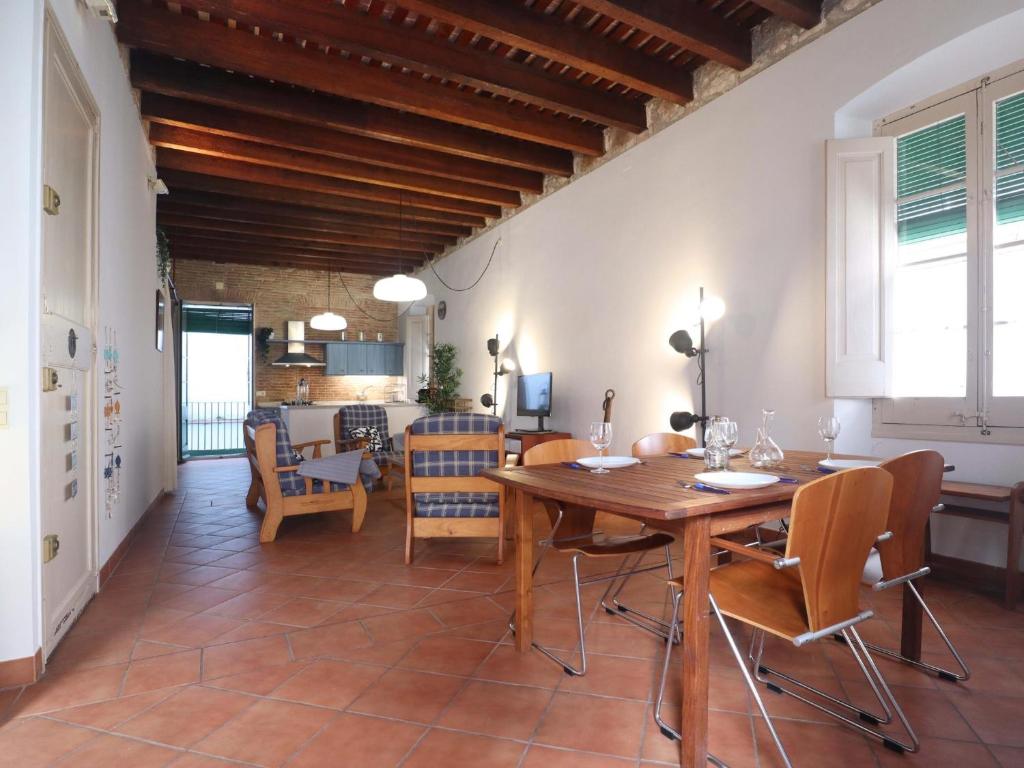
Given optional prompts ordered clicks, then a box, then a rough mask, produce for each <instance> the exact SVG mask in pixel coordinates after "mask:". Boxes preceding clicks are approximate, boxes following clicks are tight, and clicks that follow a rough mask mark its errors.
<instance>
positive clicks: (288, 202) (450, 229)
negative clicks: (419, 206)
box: [158, 167, 478, 237]
mask: <svg viewBox="0 0 1024 768" xmlns="http://www.w3.org/2000/svg"><path fill="white" fill-rule="evenodd" d="M158 170H159V172H160V178H162V179H163V180H164V181H165V182H167V186H168V187H169V188H170V190H171V197H174V198H175V199H180V197H178V195H179V194H180V193H181V192H184V193H185V194H186V195H189V196H192V195H196V194H200V195H207V196H208V197H213V196H216V197H221V196H230V197H229V198H228V199H229V200H230V199H231V198H237V199H244V200H247V201H252V202H260V203H262V204H263V205H272V206H273V208H274V210H279V211H281V212H287V210H289V209H296V210H302V211H322V212H323V213H324V215H328V216H343V217H345V218H346V219H348V218H349V217H351V216H356V217H358V218H359V219H360V220H361V221H364V222H368V223H374V224H378V225H379V226H388V225H389V224H390V225H391V226H393V227H395V228H401V229H405V230H407V231H417V232H434V233H437V234H444V235H455V236H456V237H462V236H465V235H468V234H470V233H472V231H473V229H472V228H473V227H474V226H478V225H475V224H466V223H463V222H458V221H448V220H442V221H435V219H434V218H433V217H435V216H438V215H442V216H447V215H448V214H437V213H436V212H435V211H423V212H422V215H423V216H429V217H431V218H421V217H419V215H418V213H417V211H415V210H414V211H410V209H409V208H408V207H404V208H403V209H402V216H401V218H400V217H399V215H398V206H397V205H394V206H391V205H385V204H383V203H368V202H366V201H363V200H354V199H352V198H347V197H337V196H335V195H322V194H319V193H318V192H306V191H304V190H301V189H291V188H287V187H279V186H275V185H273V184H260V183H257V182H252V181H240V180H238V179H230V178H223V177H217V176H209V175H206V174H202V173H189V172H186V171H176V170H174V169H173V168H160V167H158ZM208 193H213V195H209V194H208Z"/></svg>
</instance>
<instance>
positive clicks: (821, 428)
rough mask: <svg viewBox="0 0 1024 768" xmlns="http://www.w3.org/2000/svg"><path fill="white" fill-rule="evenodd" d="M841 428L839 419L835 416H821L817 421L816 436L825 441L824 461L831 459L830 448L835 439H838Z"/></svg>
mask: <svg viewBox="0 0 1024 768" xmlns="http://www.w3.org/2000/svg"><path fill="white" fill-rule="evenodd" d="M841 426H842V425H841V424H840V423H839V419H837V418H836V417H835V416H822V417H821V418H820V419H818V436H819V437H821V439H822V440H824V441H825V460H826V461H829V460H831V459H832V447H833V445H834V444H835V441H836V438H837V437H839V430H840V428H841Z"/></svg>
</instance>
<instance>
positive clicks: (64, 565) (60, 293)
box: [39, 15, 97, 658]
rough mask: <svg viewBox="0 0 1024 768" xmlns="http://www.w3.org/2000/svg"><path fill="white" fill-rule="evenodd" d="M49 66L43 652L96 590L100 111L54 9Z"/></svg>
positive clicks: (46, 101) (45, 181)
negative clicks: (95, 341)
mask: <svg viewBox="0 0 1024 768" xmlns="http://www.w3.org/2000/svg"><path fill="white" fill-rule="evenodd" d="M45 34H46V39H45V57H44V65H43V67H44V73H43V157H42V165H43V167H42V176H43V184H44V185H45V186H44V189H43V205H44V214H43V217H42V222H43V223H42V281H41V282H42V309H43V317H42V321H41V334H40V335H41V339H42V350H41V353H42V354H41V360H42V365H43V366H44V368H43V372H42V373H43V375H42V377H41V379H42V387H43V392H42V394H41V395H40V410H41V417H40V440H39V442H40V462H41V466H40V472H39V479H40V502H41V531H40V534H41V535H42V536H43V542H42V546H43V566H42V586H43V590H42V591H43V595H42V597H43V612H42V613H43V654H44V658H45V657H47V656H49V655H50V653H52V652H53V649H54V647H55V646H56V645H57V643H58V642H59V641H60V639H61V637H62V636H63V635H64V633H65V632H67V630H68V628H69V627H70V626H71V625H72V624H73V623H74V621H75V619H76V618H77V617H78V614H79V613H80V611H81V610H82V608H83V607H84V606H85V604H86V603H87V602H88V600H89V598H90V597H91V596H92V595H93V593H95V591H96V582H97V579H96V554H95V553H96V544H95V528H96V525H95V498H96V488H97V485H96V480H95V468H96V466H97V464H96V461H95V438H94V434H95V433H94V421H95V411H96V406H95V403H96V394H95V393H96V388H95V374H94V370H93V365H92V362H93V356H94V353H93V342H92V340H93V333H92V331H93V322H94V300H93V297H94V295H95V284H96V278H95V266H94V265H95V250H96V248H95V238H96V234H95V200H96V195H95V187H96V175H95V174H96V147H97V143H96V137H97V119H96V115H97V111H96V109H95V107H94V106H93V101H92V99H91V97H90V96H89V93H88V91H87V89H86V88H85V86H84V84H83V80H82V77H81V74H80V72H79V69H78V67H77V65H76V63H75V61H74V59H73V58H72V56H71V53H70V51H69V50H68V48H67V44H66V43H65V42H64V40H63V38H62V37H61V35H60V33H59V31H58V29H57V27H56V25H55V22H54V20H53V19H52V18H50V17H49V15H48V16H47V22H46V33H45Z"/></svg>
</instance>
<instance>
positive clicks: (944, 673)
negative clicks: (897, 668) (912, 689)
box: [864, 581, 971, 683]
mask: <svg viewBox="0 0 1024 768" xmlns="http://www.w3.org/2000/svg"><path fill="white" fill-rule="evenodd" d="M906 586H907V588H908V589H910V592H911V594H913V595H914V597H915V598H916V600H917V602H918V603H920V604H921V608H922V610H923V611H924V615H925V616H927V617H928V621H930V622H931V624H932V626H933V627H935V631H936V632H938V633H939V637H940V638H942V642H943V643H945V644H946V648H948V649H949V652H950V654H951V655H952V656H953V659H954V660H955V661H956V663H957V665H958V666H959V667H960V674H957V673H956V672H950V671H949V670H948V669H943V668H942V667H937V666H935V665H934V664H929V663H927V662H925V661H918V660H916V659H908V658H907V657H906V656H904V655H902V654H901V653H900V652H899V651H894V650H893V649H891V648H883V647H882V646H880V645H875V644H874V643H868V642H865V643H864V645H866V646H867V647H868V648H870V649H871V650H872V651H874V652H875V653H880V654H882V655H883V656H887V657H889V658H892V659H897V660H899V661H902V662H903V663H904V664H909V665H910V666H912V667H917V668H918V669H923V670H925V671H926V672H933V673H935V674H936V675H937V676H938V677H939V678H940V679H942V680H948V681H949V682H951V683H956V682H961V681H963V680H970V679H971V670H970V669H969V668H968V666H967V662H965V661H964V660H963V657H962V656H961V655H960V653H959V652H958V651H957V649H956V646H954V645H953V641H952V640H950V639H949V636H948V635H947V634H946V633H945V631H944V630H943V629H942V625H940V624H939V620H938V619H936V618H935V614H933V613H932V610H931V608H929V607H928V603H926V602H925V601H924V598H923V597H922V596H921V593H920V592H918V591H917V587H915V586H914V583H913V582H912V581H908V582H906Z"/></svg>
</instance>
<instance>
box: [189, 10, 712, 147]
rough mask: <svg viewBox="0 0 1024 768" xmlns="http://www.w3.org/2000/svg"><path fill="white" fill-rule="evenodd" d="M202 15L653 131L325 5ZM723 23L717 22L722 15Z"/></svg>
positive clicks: (594, 98)
mask: <svg viewBox="0 0 1024 768" xmlns="http://www.w3.org/2000/svg"><path fill="white" fill-rule="evenodd" d="M183 4H184V5H187V6H189V7H191V8H194V9H196V10H200V11H205V12H207V13H212V14H215V15H217V16H220V17H223V18H232V19H236V20H237V21H241V22H243V23H245V24H247V25H251V26H259V27H260V28H261V29H267V30H272V31H274V32H282V33H284V34H286V35H290V36H292V37H295V38H297V39H299V40H306V41H308V42H313V43H317V44H318V45H321V46H329V47H332V48H339V49H342V50H346V51H349V52H350V53H353V54H356V55H358V56H367V57H369V58H373V59H382V60H384V61H387V62H389V63H390V64H393V65H399V66H403V67H407V68H408V69H411V70H414V71H416V72H422V73H424V74H427V75H433V76H434V77H438V78H442V79H445V80H454V81H456V82H459V83H464V84H466V85H469V86H472V87H474V88H480V89H482V90H484V91H488V92H491V93H496V94H498V95H501V96H506V97H508V98H510V99H517V100H520V101H524V102H527V103H530V104H535V105H537V106H541V107H546V108H547V109H551V110H555V111H556V112H567V113H569V114H573V115H576V116H577V117H582V118H585V119H587V120H593V121H594V122H597V123H601V124H602V125H613V126H616V127H618V128H623V129H624V130H627V131H631V132H633V133H638V132H640V131H643V130H644V129H645V128H646V127H647V116H646V110H645V109H644V106H643V104H639V103H636V102H635V101H632V100H629V99H623V98H620V97H617V96H615V95H613V94H610V93H607V92H602V91H601V90H599V89H596V88H587V87H584V86H582V85H579V84H577V83H575V82H573V81H571V80H567V79H565V78H560V77H556V76H553V75H550V74H548V73H547V72H545V71H543V70H539V69H536V68H533V67H530V66H528V65H524V64H520V63H518V62H515V61H512V60H510V59H507V58H505V57H503V56H495V55H491V54H490V53H488V52H484V51H479V50H475V49H473V48H469V47H464V46H460V45H452V44H451V43H449V42H448V41H447V40H444V39H442V38H439V37H437V36H434V35H430V34H426V33H424V32H421V31H420V30H418V29H415V28H409V27H404V26H400V25H397V24H393V23H390V22H388V21H386V20H385V19H383V18H379V17H374V16H371V15H369V14H367V13H364V12H362V11H360V10H355V9H353V8H351V7H348V6H344V5H340V4H338V3H330V2H323V0H289V2H288V3H280V2H276V1H275V0H183ZM715 18H716V19H717V18H718V17H715Z"/></svg>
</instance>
